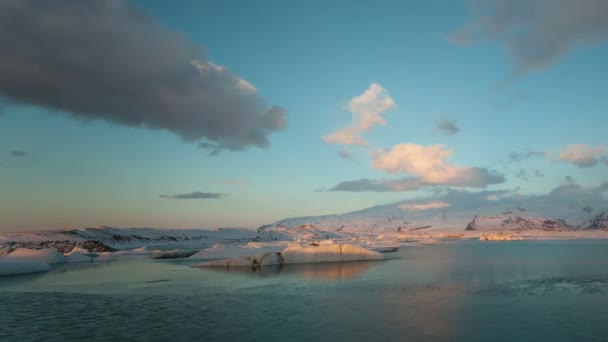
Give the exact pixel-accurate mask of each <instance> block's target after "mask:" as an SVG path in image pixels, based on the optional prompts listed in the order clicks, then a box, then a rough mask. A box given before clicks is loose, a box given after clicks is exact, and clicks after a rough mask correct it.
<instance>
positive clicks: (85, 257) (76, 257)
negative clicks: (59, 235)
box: [65, 247, 98, 262]
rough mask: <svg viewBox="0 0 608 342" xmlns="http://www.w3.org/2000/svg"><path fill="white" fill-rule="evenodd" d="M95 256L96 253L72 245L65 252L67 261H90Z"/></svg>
mask: <svg viewBox="0 0 608 342" xmlns="http://www.w3.org/2000/svg"><path fill="white" fill-rule="evenodd" d="M96 256H98V254H96V253H89V251H88V250H86V249H84V248H80V247H74V249H72V250H71V251H70V252H69V253H66V254H65V257H66V258H67V260H68V262H92V261H93V258H95V257H96Z"/></svg>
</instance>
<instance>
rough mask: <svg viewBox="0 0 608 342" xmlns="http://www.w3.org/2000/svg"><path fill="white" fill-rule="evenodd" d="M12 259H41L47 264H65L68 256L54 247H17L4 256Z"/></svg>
mask: <svg viewBox="0 0 608 342" xmlns="http://www.w3.org/2000/svg"><path fill="white" fill-rule="evenodd" d="M4 258H5V259H7V260H11V261H40V262H43V263H47V264H63V263H66V262H67V261H68V260H67V258H66V257H65V256H64V255H63V254H61V253H59V252H57V250H56V249H54V248H45V249H27V248H17V249H15V250H14V251H12V252H11V253H10V254H9V255H7V256H5V257H4Z"/></svg>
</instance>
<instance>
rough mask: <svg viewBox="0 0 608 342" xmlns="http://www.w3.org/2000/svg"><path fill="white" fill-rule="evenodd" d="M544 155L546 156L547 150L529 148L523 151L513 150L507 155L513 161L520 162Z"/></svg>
mask: <svg viewBox="0 0 608 342" xmlns="http://www.w3.org/2000/svg"><path fill="white" fill-rule="evenodd" d="M544 156H545V152H540V151H534V150H530V149H527V150H525V151H521V152H520V151H513V152H511V153H510V154H509V156H508V157H507V160H508V161H509V162H511V163H519V162H522V161H524V160H526V159H530V158H537V157H544Z"/></svg>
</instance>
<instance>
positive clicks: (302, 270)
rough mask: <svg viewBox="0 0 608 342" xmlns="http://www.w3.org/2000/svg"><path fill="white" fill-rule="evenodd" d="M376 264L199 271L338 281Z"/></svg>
mask: <svg viewBox="0 0 608 342" xmlns="http://www.w3.org/2000/svg"><path fill="white" fill-rule="evenodd" d="M376 264H378V261H361V262H336V263H317V264H295V265H276V266H262V267H205V268H198V269H202V270H205V271H207V270H209V271H214V272H226V273H233V274H244V275H251V276H257V277H276V276H300V277H303V278H308V279H327V280H338V279H351V278H355V277H357V276H359V275H361V274H363V273H364V272H365V271H367V270H368V269H369V268H370V267H372V266H374V265H376Z"/></svg>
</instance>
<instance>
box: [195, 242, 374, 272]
mask: <svg viewBox="0 0 608 342" xmlns="http://www.w3.org/2000/svg"><path fill="white" fill-rule="evenodd" d="M385 259H386V256H385V254H382V253H378V252H374V251H372V250H369V249H366V248H363V247H359V246H355V245H349V244H333V245H320V246H301V245H296V244H291V245H289V246H288V247H287V248H285V249H284V250H283V251H281V252H266V253H262V254H257V255H253V256H248V257H245V258H236V259H221V260H214V261H209V262H205V263H202V264H199V265H196V267H245V266H249V267H252V266H253V267H257V266H267V265H283V264H312V263H328V262H345V261H365V260H385Z"/></svg>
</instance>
